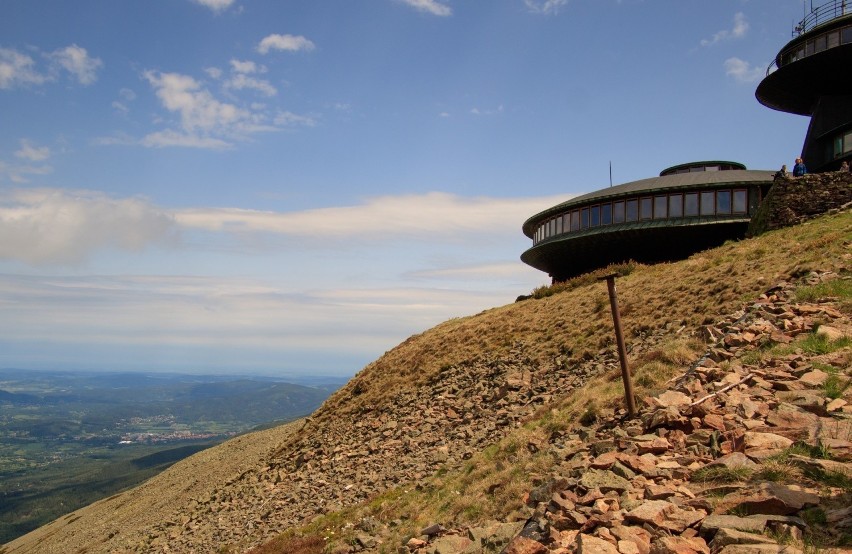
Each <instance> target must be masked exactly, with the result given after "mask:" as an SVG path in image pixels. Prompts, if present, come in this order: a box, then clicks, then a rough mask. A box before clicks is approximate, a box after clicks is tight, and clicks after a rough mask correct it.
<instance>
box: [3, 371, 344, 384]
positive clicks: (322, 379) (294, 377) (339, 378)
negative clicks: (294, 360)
mask: <svg viewBox="0 0 852 554" xmlns="http://www.w3.org/2000/svg"><path fill="white" fill-rule="evenodd" d="M15 372H19V373H41V374H46V375H48V374H58V375H74V374H76V375H86V376H101V375H103V376H106V375H113V376H116V375H141V376H145V377H152V378H157V377H164V378H166V377H192V378H199V379H204V378H209V379H214V380H220V379H232V380H239V379H249V380H250V379H253V378H254V379H260V380H269V381H275V382H286V383H289V384H294V385H300V384H301V385H303V384H304V383H307V382H314V383H329V384H335V383H338V384H339V383H346V382H348V381H349V380H350V379H351V376H346V375H310V374H307V373H301V374H296V373H288V374H272V373H267V374H264V373H244V372H236V373H209V372H191V371H158V370H112V369H100V370H98V369H74V368H67V369H46V368H15V367H0V376H2V375H3V374H5V373H15ZM0 389H2V384H0Z"/></svg>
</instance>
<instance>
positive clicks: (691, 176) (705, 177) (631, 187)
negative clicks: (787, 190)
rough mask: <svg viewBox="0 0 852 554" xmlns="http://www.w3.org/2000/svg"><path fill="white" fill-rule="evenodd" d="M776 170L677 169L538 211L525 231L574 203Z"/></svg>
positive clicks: (755, 177) (768, 177)
mask: <svg viewBox="0 0 852 554" xmlns="http://www.w3.org/2000/svg"><path fill="white" fill-rule="evenodd" d="M776 171H777V170H769V169H731V170H725V171H696V172H692V173H678V174H675V175H665V176H662V177H651V178H649V179H640V180H639V181H632V182H629V183H623V184H621V185H616V186H614V187H609V188H604V189H600V190H597V191H594V192H590V193H587V194H583V195H581V196H576V197H574V198H571V199H570V200H567V201H565V202H562V203H561V204H557V205H555V206H553V207H551V208H548V209H546V210H544V211H542V212H539V213H537V214H535V215H534V216H532V217H530V218H529V219H527V220H526V221H525V222H524V225H523V231H524V234H525V235H527V236H528V237H530V238H532V237H533V235H534V234H535V229H536V227H537V226H538V224H539V223H540V222H541V221H543V220H545V219H548V218H549V217H552V216H555V215H558V214H560V213H563V212H565V211H567V210H569V209H571V208H573V207H576V206H581V205H587V204H591V203H594V202H595V201H602V200H613V199H617V198H619V197H625V196H635V195H636V194H637V193H649V194H650V193H654V192H661V191H664V190H665V191H667V192H669V191H671V190H673V189H685V190H687V189H693V188H699V187H703V186H708V185H711V186H712V185H734V186H735V185H749V184H756V183H766V182H770V181H772V178H773V176H774V174H775V172H776Z"/></svg>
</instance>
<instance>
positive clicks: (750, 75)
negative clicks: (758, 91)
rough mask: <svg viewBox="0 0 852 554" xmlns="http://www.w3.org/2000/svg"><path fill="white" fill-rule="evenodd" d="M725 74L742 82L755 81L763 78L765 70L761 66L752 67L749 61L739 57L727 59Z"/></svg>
mask: <svg viewBox="0 0 852 554" xmlns="http://www.w3.org/2000/svg"><path fill="white" fill-rule="evenodd" d="M724 65H725V74H726V75H728V76H730V77H733V78H734V79H736V80H737V81H738V82H740V83H754V82H756V81H759V80H760V79H761V78H763V76H764V74H765V71H764V70H763V69H762V68H760V67H751V64H749V63H748V62H747V61H744V60H741V59H739V58H728V59H727V60H725V64H724Z"/></svg>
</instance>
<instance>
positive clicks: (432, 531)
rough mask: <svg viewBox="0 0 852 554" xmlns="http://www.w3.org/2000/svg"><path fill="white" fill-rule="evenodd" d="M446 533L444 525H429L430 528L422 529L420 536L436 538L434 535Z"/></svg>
mask: <svg viewBox="0 0 852 554" xmlns="http://www.w3.org/2000/svg"><path fill="white" fill-rule="evenodd" d="M444 531H446V529H444V526H443V525H441V524H440V523H433V524H432V525H429V526H428V527H424V528H423V529H421V530H420V533H419V534H420V535H426V536H429V537H431V536H434V535H438V534H441V533H443V532H444Z"/></svg>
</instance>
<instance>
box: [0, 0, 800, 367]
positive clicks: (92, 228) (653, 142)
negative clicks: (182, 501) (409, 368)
mask: <svg viewBox="0 0 852 554" xmlns="http://www.w3.org/2000/svg"><path fill="white" fill-rule="evenodd" d="M802 9H803V4H802V0H714V1H713V2H708V1H706V0H487V1H486V0H466V1H462V0H361V1H356V0H145V1H142V0H135V1H134V0H127V1H123V2H115V1H114V0H79V1H75V2H67V1H64V0H4V2H3V3H2V4H0V367H16V368H50V369H65V368H67V369H103V370H107V369H121V370H125V369H139V370H147V371H158V370H162V371H166V370H168V371H174V370H178V371H188V372H207V373H209V372H225V373H239V372H246V373H269V374H277V375H295V374H307V375H321V374H324V375H351V374H354V373H355V372H356V371H358V370H359V369H360V368H361V367H362V366H363V365H364V364H366V363H367V362H369V361H370V360H372V359H375V358H376V357H378V356H379V355H381V353H382V352H384V351H385V350H388V349H390V348H391V347H393V346H394V345H395V344H397V343H398V342H400V341H401V340H403V339H405V338H406V337H407V336H409V335H411V334H413V333H417V332H420V331H423V330H425V329H426V328H428V327H430V326H432V325H434V324H437V323H439V322H441V321H444V320H446V319H448V318H451V317H458V316H463V315H469V314H472V313H476V312H478V311H480V310H483V309H486V308H489V307H493V306H498V305H503V304H506V303H509V302H511V301H512V300H513V299H514V298H515V297H516V296H517V295H518V294H524V293H528V292H529V291H530V290H531V289H532V288H534V287H536V286H538V285H541V284H545V283H546V282H547V276H546V275H544V274H542V273H540V272H538V271H536V270H533V269H531V268H529V267H526V266H525V265H524V264H522V263H521V262H520V261H519V256H520V254H521V252H522V251H523V250H525V249H526V248H528V247H529V245H530V241H529V239H527V238H526V237H524V236H523V234H522V233H521V230H520V227H521V224H522V223H523V221H524V220H525V219H526V218H527V217H529V216H530V215H532V214H534V213H535V212H537V211H540V210H541V209H544V208H546V207H548V206H550V205H552V204H554V203H556V202H561V201H564V200H567V199H568V198H570V197H571V196H573V195H577V194H581V193H585V192H589V191H592V190H596V189H598V188H601V187H604V186H606V185H608V183H609V164H610V162H612V174H613V180H614V182H615V183H621V182H627V181H632V180H636V179H641V178H645V177H650V176H654V175H657V174H658V173H659V172H660V170H662V169H663V168H665V167H668V166H671V165H675V164H679V163H685V162H689V161H695V160H706V159H726V160H734V161H739V162H742V163H745V164H746V165H747V166H748V167H749V168H751V169H762V168H766V169H770V170H775V169H777V168H778V167H780V165H781V164H782V163H786V164H787V165H788V166H789V165H790V163H791V162H792V160H793V158H795V156H796V155H797V154H798V152H799V150H800V148H801V143H802V141H803V139H804V134H805V131H806V129H807V123H808V121H807V119H805V118H803V117H799V116H793V115H789V114H784V113H779V112H774V111H772V110H769V109H767V108H765V107H763V106H761V105H760V104H758V102H757V101H756V100H755V99H754V89H755V87H756V85H757V82H758V80H759V79H760V77H761V76H762V75H763V74H764V71H765V69H766V66H767V65H768V63H769V62H770V61H771V60H772V58H773V57H774V55H775V54H776V53H777V51H778V50H779V49H780V48H781V47H782V46H783V45H784V44H785V43H786V42H787V41H788V40H789V39H790V32H791V28H792V24H793V23H794V22H795V21H797V20H798V19H800V18H801V16H802Z"/></svg>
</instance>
